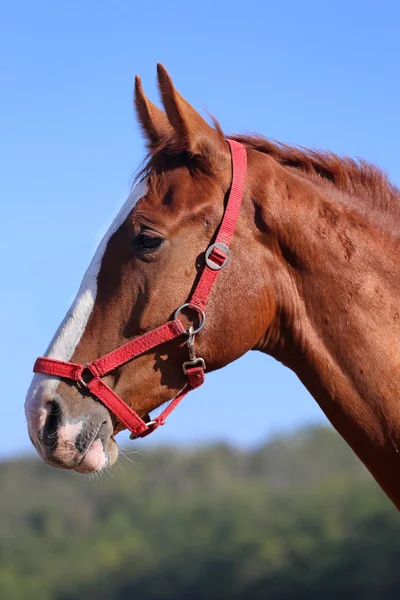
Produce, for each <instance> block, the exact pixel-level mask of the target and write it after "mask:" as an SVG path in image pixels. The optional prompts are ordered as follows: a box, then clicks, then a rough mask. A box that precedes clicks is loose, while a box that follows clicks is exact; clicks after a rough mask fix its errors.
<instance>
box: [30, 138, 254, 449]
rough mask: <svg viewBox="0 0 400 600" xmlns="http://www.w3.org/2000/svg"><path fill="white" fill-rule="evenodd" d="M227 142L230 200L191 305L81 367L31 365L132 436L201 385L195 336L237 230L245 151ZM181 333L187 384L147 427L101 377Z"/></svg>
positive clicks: (42, 360) (52, 362) (48, 361)
mask: <svg viewBox="0 0 400 600" xmlns="http://www.w3.org/2000/svg"><path fill="white" fill-rule="evenodd" d="M227 142H228V143H229V146H230V149H231V157H232V183H231V189H230V193H229V198H228V202H227V205H226V209H225V213H224V216H223V218H222V222H221V225H220V228H219V230H218V234H217V237H216V240H215V242H214V243H213V244H211V246H209V248H208V249H207V251H206V253H205V262H206V264H205V266H204V269H203V272H202V274H201V276H200V280H199V282H198V284H197V286H196V288H195V290H194V292H193V294H192V296H191V298H190V301H189V302H188V303H186V304H183V305H182V306H180V307H179V308H178V309H177V310H176V312H175V315H174V318H173V320H172V321H167V322H166V323H164V324H163V325H160V327H157V328H156V329H152V330H151V331H148V332H147V333H145V334H143V335H141V336H139V337H137V338H135V339H133V340H131V341H130V342H128V343H127V344H124V345H123V346H120V347H119V348H117V349H116V350H113V351H112V352H109V353H108V354H105V355H104V356H101V357H100V358H97V359H96V360H94V361H93V362H91V363H86V364H83V365H81V364H76V363H71V362H67V361H62V360H56V359H53V358H47V357H39V358H38V359H37V360H36V362H35V365H34V367H33V371H34V372H35V373H45V374H46V375H50V376H53V377H61V378H63V379H69V380H72V381H75V382H76V383H77V385H78V386H81V387H84V388H87V389H88V391H89V392H90V393H91V394H92V395H93V396H95V397H96V398H97V399H98V400H100V402H102V403H103V404H104V405H105V406H106V407H107V408H108V409H109V410H110V411H111V412H112V413H114V414H115V416H116V417H117V418H118V419H119V420H120V421H121V422H122V423H123V424H124V425H125V426H126V427H127V428H128V429H129V430H130V431H131V438H138V437H145V436H146V435H148V434H149V433H151V432H152V431H154V430H155V429H157V427H159V426H160V425H164V423H165V419H166V418H167V417H168V415H169V414H170V413H171V412H172V410H173V409H174V408H175V407H176V406H177V405H178V404H179V402H180V401H181V400H182V399H183V398H184V397H185V396H186V394H187V393H188V392H189V391H190V390H193V389H195V388H197V387H199V386H200V385H202V383H203V382H204V371H205V368H206V365H205V362H204V359H202V358H198V357H196V354H195V351H194V341H195V334H196V333H197V332H198V331H200V329H201V328H202V327H203V326H204V323H205V314H204V309H205V306H206V303H207V300H208V297H209V295H210V292H211V290H212V287H213V285H214V283H215V281H216V279H217V277H218V275H219V273H220V271H221V270H222V269H223V268H224V267H226V266H227V264H228V262H229V260H230V251H229V244H230V241H231V239H232V236H233V233H234V231H235V227H236V223H237V219H238V216H239V211H240V206H241V203H242V199H243V192H244V186H245V181H246V170H247V155H246V149H245V147H244V146H243V145H242V144H240V143H239V142H236V141H234V140H227ZM184 308H190V309H193V310H194V311H196V312H197V313H198V315H199V319H200V324H199V326H198V328H197V329H196V330H194V329H193V328H192V327H191V328H190V329H189V330H186V329H185V328H184V326H183V324H182V322H181V321H180V319H179V315H180V312H181V311H182V310H183V309H184ZM182 335H187V336H188V340H187V345H188V349H189V360H188V361H186V362H185V363H184V364H183V365H182V368H183V372H184V373H185V375H186V377H187V383H186V384H185V386H184V388H182V390H181V391H180V392H179V393H178V395H177V396H175V398H173V400H171V402H170V403H169V404H168V406H167V407H166V408H165V410H164V411H163V412H162V413H161V414H160V415H159V416H158V417H156V418H155V419H154V420H152V421H150V422H149V423H146V422H145V421H144V420H143V419H142V418H141V417H140V416H139V415H138V414H137V413H136V412H135V411H134V410H133V409H132V408H131V407H130V406H128V405H127V404H126V403H125V402H124V401H123V400H122V398H120V397H119V396H117V394H116V393H115V392H114V391H113V390H112V389H111V388H110V387H109V386H108V385H106V384H105V383H104V381H103V380H102V377H104V376H105V375H108V374H109V373H111V372H112V371H113V370H114V369H116V368H117V367H120V366H122V365H124V364H125V363H127V362H128V361H130V360H132V359H133V358H136V357H137V356H139V355H140V354H143V353H144V352H147V351H148V350H151V349H152V348H155V347H156V346H159V345H160V344H164V343H165V342H169V341H171V340H173V339H175V338H178V337H180V336H182Z"/></svg>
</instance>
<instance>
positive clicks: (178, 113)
mask: <svg viewBox="0 0 400 600" xmlns="http://www.w3.org/2000/svg"><path fill="white" fill-rule="evenodd" d="M157 74H158V85H159V88H160V93H161V99H162V102H163V104H164V108H165V112H166V113H167V117H168V119H169V121H170V123H171V125H172V126H173V128H174V130H175V134H176V137H177V142H176V143H177V145H178V148H177V149H178V150H180V151H182V150H186V151H188V152H189V153H190V154H192V155H193V156H195V155H197V156H202V157H204V158H214V160H215V158H216V157H223V156H224V157H226V156H229V150H228V149H227V145H226V143H225V141H224V136H223V133H222V131H221V129H220V128H219V126H218V125H217V130H216V129H213V128H212V127H211V126H210V125H209V124H208V123H207V122H206V121H205V120H204V119H203V117H201V116H200V115H199V113H198V112H197V111H196V110H195V109H194V108H193V107H192V106H191V105H190V104H189V102H187V101H186V100H185V99H184V98H183V96H181V95H180V93H179V92H178V91H177V90H176V89H175V87H174V85H173V83H172V80H171V78H170V76H169V74H168V73H167V71H166V69H165V68H164V67H163V65H161V64H158V65H157ZM215 124H216V122H215Z"/></svg>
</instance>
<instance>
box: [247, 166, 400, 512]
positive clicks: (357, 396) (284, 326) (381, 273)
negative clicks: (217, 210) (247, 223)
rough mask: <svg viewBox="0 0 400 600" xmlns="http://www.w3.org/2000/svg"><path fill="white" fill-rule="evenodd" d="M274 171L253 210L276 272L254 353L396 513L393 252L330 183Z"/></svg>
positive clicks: (398, 381)
mask: <svg viewBox="0 0 400 600" xmlns="http://www.w3.org/2000/svg"><path fill="white" fill-rule="evenodd" d="M272 172H273V174H274V175H273V176H274V180H275V182H274V184H273V185H271V182H270V181H269V182H268V185H267V186H265V187H264V189H265V190H266V191H265V192H264V193H263V194H261V197H260V195H259V196H258V198H257V202H258V204H259V208H260V210H261V214H263V215H264V217H265V218H266V219H267V220H268V229H269V231H271V230H272V231H273V232H274V237H275V245H276V248H277V249H278V253H279V262H280V264H281V265H282V264H283V267H281V275H280V284H279V285H278V286H277V289H276V290H275V292H276V295H277V299H278V303H277V304H278V311H277V318H276V322H275V331H274V332H273V333H271V332H269V333H268V334H267V335H266V336H265V344H264V347H262V348H260V349H262V350H263V351H265V352H267V353H269V354H271V355H272V356H274V357H275V358H277V359H278V360H280V361H281V362H283V363H284V364H286V365H287V366H288V367H289V368H291V369H292V370H293V371H294V372H295V373H296V374H297V375H298V377H299V378H300V380H301V381H302V382H303V383H304V385H305V386H306V387H307V389H308V390H309V391H310V393H311V394H312V395H313V396H314V398H315V399H316V400H317V402H318V403H319V405H320V406H321V408H322V410H323V411H324V413H325V414H326V416H327V417H328V419H329V420H330V421H331V423H332V424H333V425H334V427H335V428H336V429H337V430H338V432H339V433H340V434H341V435H342V436H343V437H344V438H345V439H346V441H347V442H348V444H349V445H350V446H351V447H352V448H353V450H354V451H355V452H356V454H357V455H358V456H359V458H360V459H361V460H362V461H363V462H364V464H365V465H366V466H367V468H368V469H369V470H370V471H371V472H372V474H373V475H374V477H375V478H376V480H377V481H378V483H379V484H380V485H381V487H382V488H383V489H384V490H385V491H386V493H387V494H388V495H389V496H390V497H391V498H392V500H393V502H394V503H395V504H396V505H397V507H398V508H400V478H399V476H398V470H399V466H400V454H399V449H400V398H399V396H400V368H399V367H400V350H399V348H400V344H399V341H400V302H399V300H398V292H399V290H398V287H399V286H398V282H399V275H400V273H399V271H400V268H399V266H398V264H399V263H398V256H396V254H398V250H397V248H396V247H395V246H394V243H393V241H391V240H390V239H389V238H388V236H385V234H383V233H382V232H380V231H379V230H378V229H377V228H376V227H374V226H373V225H371V224H369V223H368V222H366V221H365V220H363V219H362V218H361V217H360V216H358V215H357V214H354V213H352V212H350V211H349V210H348V209H346V207H345V206H344V204H343V203H340V202H339V203H338V202H337V192H335V190H334V189H333V186H331V184H328V183H326V184H325V183H315V182H313V181H310V180H307V178H306V177H305V176H303V175H301V174H299V173H296V172H295V171H292V170H288V169H285V168H283V167H281V166H279V165H276V167H275V168H274V169H273V170H272ZM266 173H268V177H269V178H270V177H271V164H269V166H268V168H267V169H266ZM265 183H267V182H265ZM271 190H275V193H271ZM276 190H280V192H279V193H276ZM396 259H397V260H396ZM282 282H283V283H282Z"/></svg>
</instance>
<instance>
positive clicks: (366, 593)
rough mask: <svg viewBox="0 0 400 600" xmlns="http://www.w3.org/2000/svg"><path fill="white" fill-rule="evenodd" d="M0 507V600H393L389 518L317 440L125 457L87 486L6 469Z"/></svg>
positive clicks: (356, 474)
mask: <svg viewBox="0 0 400 600" xmlns="http://www.w3.org/2000/svg"><path fill="white" fill-rule="evenodd" d="M128 459H129V460H128ZM0 506H1V513H0V598H1V599H4V600H28V599H29V600H36V599H38V600H82V599H83V598H84V599H85V600H92V599H93V600H95V599H96V600H126V599H128V598H137V599H138V600H188V599H192V598H193V599H198V600H224V599H227V600H228V599H229V600H231V599H232V600H248V599H251V600H321V599H322V600H337V599H339V598H340V599H341V600H355V599H358V598H362V599H363V600H392V599H393V600H398V599H399V598H400V567H399V559H400V519H399V516H398V512H397V511H396V509H394V508H393V507H392V505H391V504H390V502H389V501H388V500H387V499H386V497H385V496H384V495H383V493H382V492H381V491H380V490H379V488H378V487H377V485H376V484H375V483H374V482H373V480H372V478H371V476H370V475H369V474H368V473H367V472H366V471H365V469H364V468H363V467H362V465H361V464H360V463H359V461H358V460H357V459H356V458H355V457H354V456H353V454H352V453H351V451H350V450H349V449H348V448H347V446H346V445H345V443H344V442H343V441H342V440H341V439H340V438H339V436H338V435H337V434H336V433H334V432H333V431H331V430H330V429H324V428H312V429H308V430H305V431H301V432H299V433H297V434H295V435H292V436H287V437H281V438H279V439H275V440H274V441H272V442H270V443H268V444H266V445H265V446H263V447H262V448H259V449H257V450H255V451H240V450H238V449H235V448H232V447H228V446H225V445H216V446H212V447H205V448H201V449H197V450H188V449H179V450H178V449H173V448H162V449H158V450H152V451H146V452H142V453H140V452H139V453H131V454H129V455H128V457H127V458H125V459H122V460H121V461H120V463H119V465H118V466H117V467H116V468H115V469H114V470H113V471H112V472H110V473H109V474H106V475H104V476H103V477H102V478H101V479H99V480H96V479H92V480H88V479H87V478H84V477H82V476H81V475H77V474H75V473H67V472H62V471H57V470H55V469H51V468H50V467H46V466H45V465H43V464H42V463H40V462H39V461H36V460H33V459H32V460H18V461H7V462H3V463H1V464H0Z"/></svg>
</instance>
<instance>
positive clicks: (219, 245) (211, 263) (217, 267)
mask: <svg viewBox="0 0 400 600" xmlns="http://www.w3.org/2000/svg"><path fill="white" fill-rule="evenodd" d="M214 248H218V250H221V251H222V252H223V253H224V254H225V258H224V262H223V263H222V264H220V265H219V264H218V263H216V262H214V261H213V260H212V259H211V258H210V255H211V253H212V251H213V250H214ZM205 258H206V264H207V266H208V267H209V268H210V269H212V270H213V271H219V270H220V269H223V268H224V267H226V265H227V264H228V262H229V259H230V258H231V253H230V250H229V248H228V246H227V245H226V244H223V243H222V242H216V243H215V244H211V246H209V247H208V248H207V250H206V256H205Z"/></svg>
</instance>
